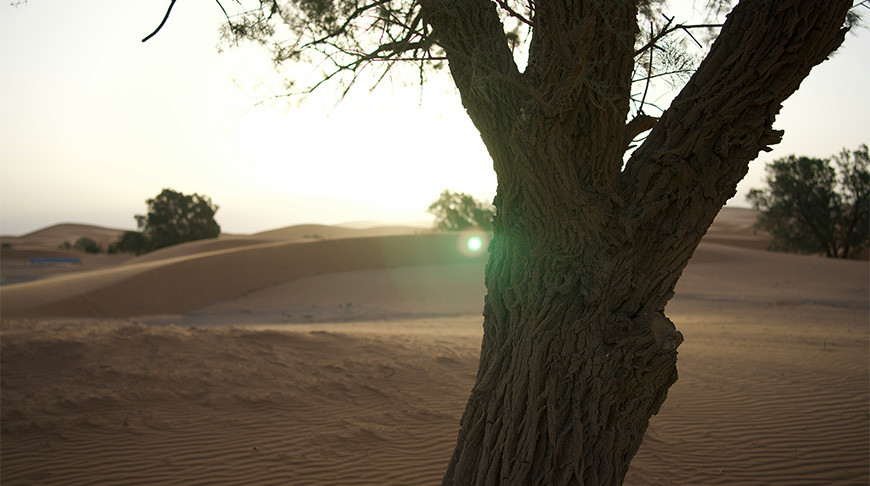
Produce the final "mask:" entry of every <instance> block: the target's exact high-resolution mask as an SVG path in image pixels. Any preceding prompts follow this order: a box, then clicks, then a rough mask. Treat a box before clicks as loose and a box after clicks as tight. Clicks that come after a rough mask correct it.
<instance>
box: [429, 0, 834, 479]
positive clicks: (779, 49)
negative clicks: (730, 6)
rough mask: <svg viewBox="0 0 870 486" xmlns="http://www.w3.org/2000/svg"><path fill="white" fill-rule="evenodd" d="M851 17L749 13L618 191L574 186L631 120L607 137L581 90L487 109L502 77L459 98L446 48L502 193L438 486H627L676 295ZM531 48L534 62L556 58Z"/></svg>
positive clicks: (818, 5)
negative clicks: (541, 105)
mask: <svg viewBox="0 0 870 486" xmlns="http://www.w3.org/2000/svg"><path fill="white" fill-rule="evenodd" d="M469 3H472V2H469ZM474 3H477V4H482V3H486V2H474ZM849 6H850V3H849V2H848V1H842V0H836V1H831V0H828V1H821V0H816V1H800V0H791V1H785V2H784V1H772V0H755V1H753V0H748V1H747V0H744V1H743V2H741V3H740V5H738V6H737V7H736V8H735V9H734V11H733V12H732V13H731V14H730V15H729V17H728V21H727V22H726V24H725V26H724V27H723V30H722V33H721V34H720V36H719V38H718V39H717V41H716V42H715V43H714V45H713V47H712V49H711V52H710V55H709V56H708V58H707V59H706V60H705V61H704V62H703V63H702V65H701V66H700V68H699V69H698V71H697V73H696V74H695V75H694V76H693V78H692V79H691V80H690V82H689V83H688V84H687V86H686V88H685V89H684V90H683V91H682V92H681V94H680V95H679V96H678V97H677V99H676V100H675V101H674V103H673V105H672V107H671V108H670V109H669V110H668V111H667V112H666V113H665V114H664V115H663V116H662V117H661V119H660V120H659V121H658V123H657V124H656V126H655V128H653V131H652V132H651V134H650V136H649V137H648V138H647V140H646V141H645V142H644V143H643V144H642V145H641V147H640V148H639V149H638V150H637V151H636V152H635V154H634V155H633V156H632V158H631V159H630V161H629V162H628V164H627V167H626V168H625V170H623V171H622V172H621V173H617V174H616V175H615V176H614V177H595V176H594V175H593V176H588V177H584V172H583V171H584V169H583V168H584V167H586V168H589V167H595V169H593V170H595V171H601V170H605V171H606V170H608V169H607V165H606V164H605V165H601V161H602V160H606V159H607V158H608V154H610V152H611V150H610V149H612V148H614V147H616V148H618V150H623V149H624V147H625V145H624V144H625V136H626V135H625V130H626V129H625V124H624V122H625V118H624V116H623V118H622V120H620V123H619V125H618V126H616V124H612V123H610V118H609V116H610V115H609V114H607V113H606V110H600V109H598V110H596V109H595V107H594V106H592V105H588V104H584V101H583V100H588V99H589V98H584V95H583V94H582V90H581V91H580V95H579V96H575V98H573V100H574V102H575V103H576V104H575V108H576V109H573V111H571V112H572V113H574V114H577V115H580V116H579V119H574V120H571V119H570V117H568V118H566V117H564V116H553V112H552V111H549V112H548V111H546V109H540V110H535V109H532V107H534V106H535V104H534V103H533V101H534V98H535V97H525V98H524V97H523V96H522V95H521V93H522V90H513V89H511V88H504V90H505V91H503V92H502V93H504V94H505V95H506V97H505V98H504V99H503V100H502V101H506V102H505V103H502V104H500V103H496V102H495V101H497V100H494V99H493V98H488V97H487V95H485V93H492V92H494V91H493V90H498V89H499V88H498V86H499V84H498V82H499V80H498V78H497V77H494V78H491V79H490V80H488V82H492V83H494V85H493V87H488V90H482V89H480V88H481V87H480V86H479V85H477V86H475V85H474V84H473V83H468V82H467V81H468V79H470V78H467V77H464V75H463V74H462V73H463V72H467V71H464V70H465V69H468V68H469V65H465V64H463V63H464V62H465V61H466V60H467V59H468V57H467V56H466V57H463V56H453V57H451V55H450V50H449V49H448V58H449V62H450V66H451V71H452V72H453V74H454V79H455V80H456V83H457V87H458V88H459V90H460V94H461V95H462V100H463V104H464V105H465V107H466V109H467V110H468V112H469V116H470V117H471V118H472V120H473V121H474V122H475V125H476V126H477V128H478V129H479V130H480V131H481V136H482V138H483V140H484V142H485V143H486V144H487V147H488V149H489V151H490V154H491V155H492V156H493V159H494V166H495V169H496V173H497V176H498V181H499V182H498V194H497V196H496V201H495V205H496V207H497V215H496V219H495V225H494V229H495V231H494V232H495V234H494V238H493V240H492V242H491V246H490V259H489V263H488V265H487V269H486V286H487V291H488V293H487V296H486V302H485V308H484V337H483V342H482V346H481V359H480V368H479V371H478V375H477V380H476V383H475V386H474V388H473V390H472V393H471V397H470V398H469V401H468V405H467V407H466V410H465V413H464V415H463V417H462V421H461V424H460V431H459V436H458V440H457V444H456V449H455V451H454V454H453V456H452V458H451V460H450V463H449V465H448V469H447V472H446V474H445V477H444V484H456V485H470V484H589V485H592V484H594V485H599V484H621V482H622V481H623V479H624V477H625V474H626V473H627V471H628V467H629V464H630V460H631V458H632V457H633V456H634V454H635V453H636V451H637V449H638V448H639V447H640V444H641V442H642V439H643V435H644V432H645V430H646V428H647V425H648V423H649V419H650V417H651V416H652V415H654V414H655V413H657V412H658V410H659V407H660V406H661V405H662V403H663V402H664V400H665V397H666V396H667V391H668V388H669V387H670V386H671V385H672V384H673V383H674V382H675V380H676V378H677V373H676V355H677V354H676V349H677V347H678V346H679V344H680V343H681V342H682V336H681V335H680V333H679V332H677V331H676V329H675V327H674V325H673V323H672V322H671V321H670V320H669V319H668V318H667V317H665V315H664V308H665V305H666V304H667V302H668V300H669V299H670V298H671V296H672V295H673V288H674V286H675V285H676V282H677V280H678V278H679V276H680V275H681V273H682V270H683V268H684V267H685V265H686V264H687V263H688V261H689V258H690V257H691V255H692V253H693V252H694V250H695V248H696V246H697V244H698V242H699V241H700V239H701V237H702V236H703V234H704V233H705V232H706V230H707V228H708V227H709V225H710V224H711V223H712V221H713V218H714V217H715V215H716V214H717V213H718V212H719V210H720V209H721V207H722V206H723V205H724V203H725V201H726V200H727V199H728V198H729V197H731V196H732V195H733V194H734V191H735V189H736V185H737V182H738V181H739V180H740V179H741V178H742V177H743V176H744V175H745V172H746V169H747V167H748V163H749V161H750V160H751V159H753V158H754V157H756V156H757V154H758V152H759V150H761V149H764V148H765V147H766V146H767V145H769V144H772V143H776V142H778V141H779V137H780V136H781V134H780V133H778V132H776V131H774V130H773V129H772V123H773V119H774V116H775V115H776V113H777V112H778V110H779V108H780V105H781V103H782V101H784V100H785V99H786V98H787V97H788V96H789V95H791V94H792V93H793V92H794V91H795V90H796V89H797V87H798V85H799V83H800V81H801V80H802V79H803V78H804V77H806V75H807V74H808V73H809V70H810V69H811V68H812V67H813V66H814V65H816V64H818V63H819V62H821V61H822V60H824V58H825V57H827V55H829V54H830V53H831V52H832V51H833V50H834V49H835V48H836V47H838V46H839V45H840V43H842V41H843V37H844V34H845V30H844V29H843V28H842V25H843V20H844V19H845V17H846V12H847V11H848V8H849ZM590 13H591V11H587V14H590ZM441 20H442V21H444V22H445V23H447V20H446V19H443V18H442V19H441ZM538 20H539V19H537V20H536V19H533V22H537V21H538ZM581 20H582V19H581ZM433 25H435V22H433ZM490 27H492V25H491V26H490ZM435 29H436V31H440V32H441V33H446V32H448V31H449V29H445V28H442V27H439V26H438V25H435ZM484 30H486V29H484ZM491 30H492V31H496V30H497V29H495V28H493V29H491ZM478 32H479V31H478ZM441 41H442V40H441V39H439V42H441ZM611 44H614V45H617V44H616V43H611ZM448 45H449V44H448ZM479 45H487V44H486V43H485V42H484V43H480V44H479ZM493 45H495V44H493ZM533 46H537V47H536V49H540V50H539V51H536V52H534V55H535V56H537V58H536V59H544V58H546V56H547V54H548V53H547V52H546V51H547V49H550V48H552V47H550V48H548V47H545V46H544V45H537V44H535V41H534V40H533ZM617 47H618V46H617ZM575 54H576V53H575ZM598 55H601V54H600V53H598ZM532 68H533V66H532V65H531V60H530V69H532ZM532 72H535V73H536V74H535V76H537V77H534V79H535V81H536V82H535V83H531V82H530V80H531V79H533V78H532V77H526V78H517V74H516V73H514V72H513V71H511V70H508V72H505V73H504V74H505V76H507V77H509V78H511V80H512V81H511V83H507V84H502V85H501V86H502V87H504V86H507V85H510V84H512V83H515V81H516V80H517V79H521V80H522V82H523V83H526V84H525V86H526V87H527V88H530V89H533V90H538V92H539V94H541V95H543V91H546V90H547V89H550V87H552V86H554V85H553V84H552V83H548V82H546V80H545V78H546V77H547V74H546V73H548V72H549V73H555V72H556V71H552V70H551V71H547V70H546V69H544V70H540V71H535V69H532ZM567 72H572V71H570V70H569V71H567ZM612 75H613V76H616V75H618V72H616V71H614V72H613V73H612ZM629 75H630V73H629ZM541 76H543V77H541ZM542 80H544V81H542ZM621 81H625V83H621ZM613 82H614V83H615V84H614V85H615V86H622V85H623V84H625V85H626V86H627V83H628V81H627V80H619V79H613ZM625 89H626V90H627V89H628V88H625ZM561 93H565V92H564V91H563V92H561ZM573 93H574V95H576V94H577V92H573ZM572 96H573V95H572ZM625 96H626V99H627V92H626V93H625ZM541 97H544V96H541ZM544 98H545V97H544ZM569 98H570V96H569V97H568V98H564V99H565V100H568V99H569ZM593 105H594V104H593ZM518 108H519V109H518ZM623 115H624V114H623ZM605 120H607V121H605ZM597 121H601V122H602V123H603V125H604V126H608V127H610V125H614V127H613V128H608V130H609V131H610V133H611V135H612V136H611V137H605V139H606V140H607V143H606V144H602V141H601V134H600V133H595V132H594V131H593V130H589V129H588V127H589V126H590V124H595V123H596V122H597ZM572 123H573V124H574V125H571V124H572ZM560 124H562V125H561V126H560ZM505 127H509V128H510V129H509V130H505ZM518 127H520V128H522V129H518ZM551 133H557V135H555V136H553V137H552V138H553V139H556V138H558V137H563V136H566V135H569V134H573V135H577V136H576V137H575V139H574V140H573V141H572V143H574V144H576V146H577V147H584V148H582V149H581V150H550V147H549V146H547V145H546V142H547V141H549V140H550V139H548V138H547V135H548V134H551ZM584 134H588V135H586V136H584ZM542 145H544V147H543V148H541V146H542ZM590 147H591V148H590ZM572 167H575V168H578V169H577V170H576V171H575V172H572V171H571V168H572ZM588 174H589V173H588V172H587V173H586V175H588Z"/></svg>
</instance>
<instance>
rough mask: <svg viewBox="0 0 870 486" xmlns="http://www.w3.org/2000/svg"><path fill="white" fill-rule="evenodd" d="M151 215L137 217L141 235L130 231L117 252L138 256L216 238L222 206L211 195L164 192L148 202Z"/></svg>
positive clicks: (165, 190)
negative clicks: (214, 202) (212, 199)
mask: <svg viewBox="0 0 870 486" xmlns="http://www.w3.org/2000/svg"><path fill="white" fill-rule="evenodd" d="M146 204H148V214H147V215H136V216H135V217H136V223H137V225H138V226H139V229H140V230H142V231H141V232H137V231H126V232H124V233H123V234H122V235H121V238H120V239H119V240H118V241H117V242H115V243H113V248H112V249H113V250H117V251H125V252H130V253H135V254H137V255H139V254H142V253H146V252H149V251H153V250H157V249H159V248H163V247H166V246H170V245H177V244H178V243H184V242H186V241H195V240H202V239H205V238H216V237H217V236H218V235H219V234H220V232H221V228H220V226H219V225H218V223H217V222H216V221H215V219H214V215H215V213H216V212H217V210H218V207H217V206H216V205H214V204H213V203H212V201H211V199H209V197H208V196H200V195H199V194H190V195H186V194H182V193H180V192H176V191H173V190H172V189H164V190H163V191H162V192H161V193H160V194H158V195H157V196H155V197H154V198H153V199H148V200H147V201H146Z"/></svg>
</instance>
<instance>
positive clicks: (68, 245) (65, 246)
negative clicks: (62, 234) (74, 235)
mask: <svg viewBox="0 0 870 486" xmlns="http://www.w3.org/2000/svg"><path fill="white" fill-rule="evenodd" d="M57 247H58V248H60V249H61V250H72V247H73V246H72V243H70V242H69V241H64V242H63V243H61V244H59V245H57Z"/></svg>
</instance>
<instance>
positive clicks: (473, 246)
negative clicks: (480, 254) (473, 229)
mask: <svg viewBox="0 0 870 486" xmlns="http://www.w3.org/2000/svg"><path fill="white" fill-rule="evenodd" d="M465 246H467V247H468V249H469V251H474V252H477V251H480V249H481V248H483V240H481V239H480V237H479V236H472V237H471V238H469V239H468V242H467V243H465Z"/></svg>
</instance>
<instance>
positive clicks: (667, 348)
mask: <svg viewBox="0 0 870 486" xmlns="http://www.w3.org/2000/svg"><path fill="white" fill-rule="evenodd" d="M634 325H635V326H637V327H639V328H641V329H648V330H649V332H650V333H651V334H652V336H653V338H655V341H656V344H658V346H659V348H660V349H661V350H662V351H664V352H666V353H667V352H671V351H675V350H676V349H677V347H679V345H680V344H682V342H683V334H682V333H680V331H677V328H676V326H674V323H673V322H671V320H670V319H668V318H667V317H665V315H664V314H662V313H661V312H648V313H646V314H641V315H640V316H638V317H636V318H635V319H634Z"/></svg>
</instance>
